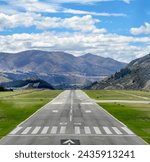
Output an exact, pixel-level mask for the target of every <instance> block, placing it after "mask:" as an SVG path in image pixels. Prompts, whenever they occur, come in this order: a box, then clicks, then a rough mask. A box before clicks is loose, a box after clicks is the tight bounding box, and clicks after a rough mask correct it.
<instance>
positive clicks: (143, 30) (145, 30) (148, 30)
mask: <svg viewBox="0 0 150 162" xmlns="http://www.w3.org/2000/svg"><path fill="white" fill-rule="evenodd" d="M130 32H131V34H133V35H139V34H150V24H149V23H147V22H146V23H145V24H144V25H142V26H140V27H139V28H131V29H130Z"/></svg>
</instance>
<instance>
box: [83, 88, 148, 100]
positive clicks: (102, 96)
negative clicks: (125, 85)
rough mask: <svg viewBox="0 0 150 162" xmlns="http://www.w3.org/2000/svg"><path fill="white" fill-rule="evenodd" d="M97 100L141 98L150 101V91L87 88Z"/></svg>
mask: <svg viewBox="0 0 150 162" xmlns="http://www.w3.org/2000/svg"><path fill="white" fill-rule="evenodd" d="M84 92H85V93H87V94H88V95H89V96H90V97H91V98H93V99H95V100H137V101H138V100H140V101H142V100H143V101H149V100H150V92H146V91H133V90H130V91H128V90H85V91H84Z"/></svg>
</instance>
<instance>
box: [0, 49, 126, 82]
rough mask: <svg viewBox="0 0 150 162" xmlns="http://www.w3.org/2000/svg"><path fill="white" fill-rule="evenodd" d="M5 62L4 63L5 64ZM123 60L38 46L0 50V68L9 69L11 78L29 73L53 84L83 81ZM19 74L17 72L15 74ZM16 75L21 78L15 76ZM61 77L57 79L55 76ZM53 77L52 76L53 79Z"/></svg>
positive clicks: (118, 65)
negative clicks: (45, 49)
mask: <svg viewBox="0 0 150 162" xmlns="http://www.w3.org/2000/svg"><path fill="white" fill-rule="evenodd" d="M6 63H7V64H6ZM125 65H126V64H125V63H121V62H118V61H116V60H113V59H111V58H104V57H100V56H96V55H92V54H86V55H83V56H80V57H75V56H73V55H71V54H68V53H65V52H46V51H39V50H30V51H24V52H20V53H15V54H9V53H2V52H1V53H0V72H5V73H9V75H11V74H12V75H11V76H12V77H13V78H14V79H16V76H15V75H17V78H18V79H22V77H23V75H25V74H29V75H31V76H37V77H39V78H40V79H42V80H43V79H44V80H45V81H47V82H49V83H52V82H51V81H53V84H81V82H82V84H83V85H84V84H87V83H89V80H88V78H87V76H107V75H110V74H113V73H115V72H116V71H118V70H120V69H121V68H123V67H125ZM18 74H19V75H18ZM19 76H20V77H21V78H19ZM58 76H60V78H64V82H63V83H60V80H61V79H59V78H58ZM54 78H55V79H54Z"/></svg>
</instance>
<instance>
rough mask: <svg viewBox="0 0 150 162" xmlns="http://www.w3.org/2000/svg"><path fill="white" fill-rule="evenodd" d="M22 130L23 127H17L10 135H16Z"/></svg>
mask: <svg viewBox="0 0 150 162" xmlns="http://www.w3.org/2000/svg"><path fill="white" fill-rule="evenodd" d="M21 129H22V127H17V128H15V129H14V130H13V131H11V132H10V134H16V133H17V132H19V131H20V130H21Z"/></svg>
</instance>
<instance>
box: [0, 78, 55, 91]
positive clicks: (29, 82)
mask: <svg viewBox="0 0 150 162" xmlns="http://www.w3.org/2000/svg"><path fill="white" fill-rule="evenodd" d="M0 86H2V87H5V88H25V89H27V88H46V89H54V88H53V87H52V86H51V85H50V84H49V83H47V82H45V81H43V80H41V79H26V80H16V81H11V82H5V83H1V84H0Z"/></svg>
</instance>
